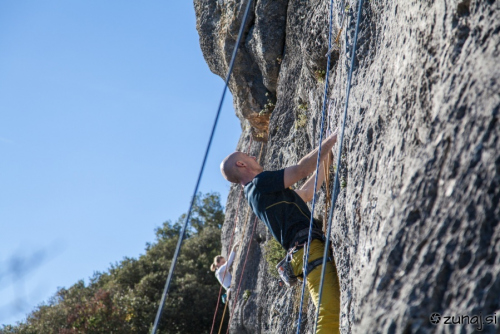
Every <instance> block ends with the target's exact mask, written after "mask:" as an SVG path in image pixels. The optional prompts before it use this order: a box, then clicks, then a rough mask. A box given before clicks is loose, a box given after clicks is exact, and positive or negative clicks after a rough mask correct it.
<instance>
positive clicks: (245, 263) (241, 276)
mask: <svg viewBox="0 0 500 334" xmlns="http://www.w3.org/2000/svg"><path fill="white" fill-rule="evenodd" d="M256 226H257V216H256V217H255V219H254V222H253V229H252V234H251V236H250V242H249V243H248V248H247V255H246V256H245V262H243V269H242V270H241V275H240V281H239V282H238V290H237V291H236V294H235V296H234V304H233V308H232V309H231V314H230V315H229V323H231V319H232V318H233V315H234V309H235V308H236V303H237V302H238V295H239V293H240V288H241V281H242V280H243V273H244V272H245V267H246V265H247V260H248V254H249V253H250V246H252V239H253V236H254V234H255V227H256ZM229 327H230V326H227V331H226V334H227V333H229Z"/></svg>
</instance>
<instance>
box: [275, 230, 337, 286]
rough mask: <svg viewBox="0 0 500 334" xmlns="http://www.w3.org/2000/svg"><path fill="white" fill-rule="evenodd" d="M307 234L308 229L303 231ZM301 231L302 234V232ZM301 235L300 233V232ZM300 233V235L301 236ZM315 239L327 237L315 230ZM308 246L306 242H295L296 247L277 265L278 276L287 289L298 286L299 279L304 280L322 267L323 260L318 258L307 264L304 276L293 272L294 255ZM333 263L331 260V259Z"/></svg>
mask: <svg viewBox="0 0 500 334" xmlns="http://www.w3.org/2000/svg"><path fill="white" fill-rule="evenodd" d="M302 231H304V232H306V233H304V236H305V235H307V233H308V232H309V231H308V229H304V230H302ZM302 231H301V232H302ZM299 233H300V232H299ZM299 233H298V234H299ZM313 239H320V240H322V241H323V240H325V236H324V235H323V233H322V232H321V230H318V229H314V230H313ZM305 245H306V242H303V243H299V242H298V241H296V242H295V246H293V247H291V248H290V249H289V250H288V251H287V253H286V255H285V257H284V258H283V260H281V261H280V262H279V263H278V264H277V265H276V270H277V271H278V274H279V276H280V278H281V281H282V282H283V283H285V285H286V286H287V287H292V286H294V285H296V284H297V282H298V281H299V278H302V279H304V278H305V277H306V275H307V274H308V273H310V272H311V271H312V270H313V269H314V268H316V267H318V266H320V265H321V264H322V263H323V258H322V257H321V258H318V259H316V260H313V261H311V262H309V263H308V264H307V267H306V271H305V272H303V273H302V274H299V275H295V273H294V272H293V268H292V259H293V254H294V253H296V252H297V251H298V250H300V249H302V248H303V247H304V246H305ZM329 260H330V261H331V258H329Z"/></svg>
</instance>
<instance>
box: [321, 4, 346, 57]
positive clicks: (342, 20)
mask: <svg viewBox="0 0 500 334" xmlns="http://www.w3.org/2000/svg"><path fill="white" fill-rule="evenodd" d="M344 5H345V0H344V1H342V5H341V6H340V8H342V19H341V20H340V29H339V32H338V33H337V38H335V42H334V43H333V45H332V46H330V45H329V46H328V52H327V53H326V55H325V57H328V56H329V55H330V54H331V53H332V52H333V50H335V49H336V47H337V46H338V42H339V38H340V34H342V30H343V29H344V19H345V16H346V13H347V11H348V9H346V8H345V7H344Z"/></svg>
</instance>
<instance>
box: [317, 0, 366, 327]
mask: <svg viewBox="0 0 500 334" xmlns="http://www.w3.org/2000/svg"><path fill="white" fill-rule="evenodd" d="M362 7H363V0H359V4H358V17H357V20H356V30H355V33H354V42H353V46H352V54H351V68H349V75H348V77H347V88H346V99H345V106H344V116H343V119H342V130H341V132H340V142H339V153H338V156H337V170H336V171H335V181H334V182H333V192H332V204H331V205H330V215H329V217H328V230H327V234H326V242H325V251H324V253H323V266H322V267H321V282H320V285H319V299H318V308H317V309H316V316H315V318H314V332H316V328H317V326H318V316H319V305H321V293H322V292H323V284H324V282H325V271H326V260H327V257H328V252H329V247H328V244H329V242H330V233H331V231H332V218H333V209H334V208H335V203H336V202H337V197H338V192H339V170H340V159H341V156H342V146H343V143H344V130H345V124H346V121H347V108H348V105H349V94H350V92H351V79H352V71H353V69H354V61H355V58H356V43H357V41H358V31H359V21H360V20H361V9H362Z"/></svg>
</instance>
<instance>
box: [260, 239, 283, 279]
mask: <svg viewBox="0 0 500 334" xmlns="http://www.w3.org/2000/svg"><path fill="white" fill-rule="evenodd" d="M285 255H286V252H285V250H284V249H283V247H281V245H280V243H279V242H277V241H276V240H275V239H274V238H273V239H270V240H269V241H268V242H267V243H266V244H265V246H264V257H265V259H266V262H267V270H268V272H269V274H270V275H271V276H273V277H275V278H279V275H278V271H277V270H276V265H277V264H278V262H280V261H281V260H282V259H283V258H284V257H285Z"/></svg>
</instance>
